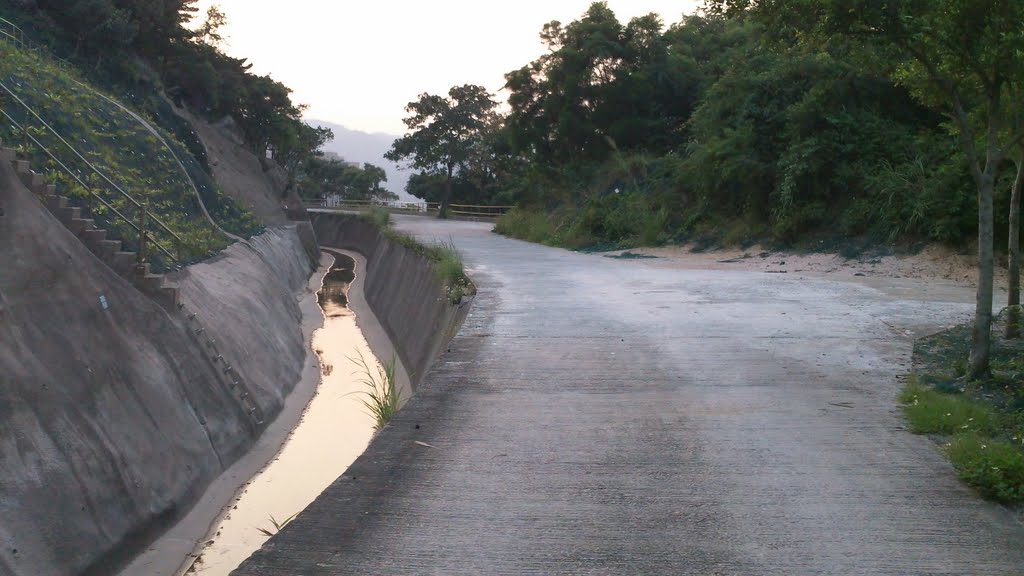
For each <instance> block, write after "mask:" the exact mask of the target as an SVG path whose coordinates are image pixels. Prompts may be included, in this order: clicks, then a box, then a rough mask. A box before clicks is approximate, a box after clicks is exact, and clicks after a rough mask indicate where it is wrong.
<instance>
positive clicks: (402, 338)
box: [310, 212, 470, 390]
mask: <svg viewBox="0 0 1024 576" xmlns="http://www.w3.org/2000/svg"><path fill="white" fill-rule="evenodd" d="M310 220H311V222H312V223H313V230H314V231H315V232H316V237H317V241H318V242H319V243H320V245H321V246H325V247H333V248H343V249H346V250H354V251H356V252H359V253H360V254H362V255H363V256H365V257H366V261H367V264H366V268H367V269H366V272H365V274H366V277H365V284H364V286H363V291H364V293H365V295H366V300H367V302H368V303H369V304H370V307H371V308H373V312H374V315H376V316H377V319H378V320H380V323H381V324H382V325H383V326H384V329H385V331H387V333H388V337H389V338H390V339H391V342H392V343H393V344H394V346H395V349H396V350H397V352H398V355H399V357H400V358H401V360H402V364H404V365H405V368H406V370H408V371H409V377H410V381H411V383H412V386H413V389H414V390H415V388H416V387H417V386H419V384H420V383H421V382H422V381H423V379H424V377H426V375H427V372H428V371H429V370H430V367H431V365H433V363H434V360H435V359H437V357H438V355H439V354H440V353H441V351H442V349H443V348H444V346H445V345H446V344H447V343H448V341H450V340H451V339H452V338H453V337H454V336H455V333H456V332H458V330H459V328H460V327H461V326H462V322H463V321H464V320H465V319H466V315H467V314H468V313H469V307H470V302H469V301H468V299H463V301H462V303H460V304H459V305H452V304H451V303H450V302H449V301H448V297H447V295H446V294H445V287H444V285H443V284H442V283H441V281H440V280H438V278H437V276H436V275H435V273H434V264H433V262H431V261H430V260H428V259H427V258H426V257H424V256H422V255H420V254H418V253H416V252H414V251H412V250H410V249H408V248H406V247H404V246H402V245H400V244H396V243H394V242H392V241H391V240H389V239H388V238H387V237H386V236H384V235H383V234H381V232H380V230H378V229H377V227H376V226H374V225H373V224H372V223H370V222H367V221H366V220H364V219H362V218H359V217H356V216H351V215H347V214H327V213H317V212H311V213H310ZM357 273H358V272H357Z"/></svg>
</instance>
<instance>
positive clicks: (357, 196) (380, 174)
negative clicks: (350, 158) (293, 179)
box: [299, 156, 398, 203]
mask: <svg viewBox="0 0 1024 576" xmlns="http://www.w3.org/2000/svg"><path fill="white" fill-rule="evenodd" d="M387 180H388V177H387V174H386V173H385V172H384V169H383V168H381V167H379V166H374V165H373V164H370V163H364V164H363V165H362V166H359V165H357V164H355V163H348V162H345V161H343V160H339V159H335V158H326V157H322V156H320V157H313V158H310V159H309V160H307V161H306V163H305V166H304V167H303V170H302V174H301V176H300V179H299V190H300V191H301V192H302V196H303V197H304V198H306V199H309V200H320V199H322V198H326V197H328V196H331V195H337V196H339V197H341V198H344V199H345V200H358V201H371V202H375V203H383V202H388V201H392V200H398V195H397V194H395V193H393V192H391V191H389V190H387V189H385V188H384V187H382V186H381V184H382V183H384V182H387Z"/></svg>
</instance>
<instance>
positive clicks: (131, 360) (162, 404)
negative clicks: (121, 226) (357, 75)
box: [0, 162, 312, 576]
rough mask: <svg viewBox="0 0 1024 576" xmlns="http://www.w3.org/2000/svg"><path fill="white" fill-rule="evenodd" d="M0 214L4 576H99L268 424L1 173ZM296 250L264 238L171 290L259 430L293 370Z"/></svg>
mask: <svg viewBox="0 0 1024 576" xmlns="http://www.w3.org/2000/svg"><path fill="white" fill-rule="evenodd" d="M0 209H2V214H3V215H2V216H0V543H2V545H0V575H3V576H8V575H12V576H38V575H41V574H61V575H76V574H109V573H111V572H112V571H113V568H114V567H115V566H117V565H118V564H119V563H120V562H122V561H123V560H125V559H126V558H127V557H128V555H129V554H131V553H133V552H135V551H137V550H138V548H139V547H140V546H142V545H144V544H145V543H146V542H148V541H149V540H150V539H151V538H152V537H153V536H155V535H156V534H157V533H159V532H160V531H162V530H163V529H165V528H166V527H167V526H168V525H169V524H170V523H171V522H173V521H174V520H175V519H176V518H178V517H179V516H180V515H181V514H182V513H183V512H184V511H185V510H187V509H188V507H189V506H190V505H191V504H192V502H194V501H195V499H196V498H197V497H198V495H199V494H200V493H201V492H202V491H203V489H204V488H205V487H206V486H207V485H208V484H209V482H210V481H211V480H212V479H213V478H214V477H216V476H217V475H218V474H219V473H220V472H221V471H222V470H223V469H224V468H225V467H226V466H227V465H229V464H230V463H231V462H232V461H233V460H234V459H236V458H237V457H238V456H239V455H241V454H243V453H244V452H245V451H246V450H247V449H248V447H249V446H251V445H252V443H253V441H254V438H255V437H256V435H257V434H258V433H259V431H260V430H261V429H262V427H263V426H265V423H264V424H263V425H256V424H254V422H253V420H252V419H251V418H250V417H249V416H248V414H247V413H246V411H245V410H243V409H242V408H241V406H240V404H239V397H238V395H237V394H236V393H235V392H233V391H231V390H230V389H228V388H226V387H225V386H223V384H222V378H223V376H222V374H223V373H222V366H223V365H222V364H220V363H217V362H214V361H212V360H211V359H210V357H209V354H208V351H207V349H206V348H204V345H203V344H202V343H201V340H202V339H201V338H198V337H197V336H196V335H195V332H194V329H193V327H192V326H191V325H190V324H189V323H190V322H192V321H190V320H188V319H187V317H186V316H185V315H184V314H181V313H173V314H168V313H167V312H166V311H165V310H163V309H162V308H160V307H159V306H157V305H156V304H155V303H153V302H152V301H151V300H150V299H148V298H147V297H145V296H143V295H142V294H141V293H139V292H138V291H137V290H136V289H135V288H133V287H132V286H131V285H130V284H128V283H127V282H126V281H125V280H124V279H123V278H121V277H120V276H118V275H117V274H115V273H114V272H113V271H111V270H110V269H109V268H107V267H106V266H105V265H103V263H102V262H100V261H99V260H98V259H96V257H95V256H93V255H92V253H90V252H89V251H88V250H87V249H86V248H85V247H84V246H83V245H82V244H81V243H80V242H79V240H78V239H77V238H75V237H74V236H73V235H72V234H71V233H70V232H69V231H68V230H67V229H66V228H64V226H62V225H61V224H60V223H59V222H58V221H57V220H56V219H54V218H53V216H52V215H51V214H50V213H49V212H48V211H47V210H46V209H45V208H44V207H43V206H42V205H41V204H40V203H39V202H38V201H37V200H36V199H35V198H34V197H33V196H32V194H31V193H30V192H28V191H27V190H26V189H25V188H24V187H23V186H22V185H21V184H20V182H18V180H17V178H16V177H15V176H14V174H13V171H12V170H11V169H10V166H9V165H8V164H7V163H6V162H0ZM308 244H309V242H308V241H307V242H306V243H304V242H303V241H302V238H301V237H300V233H299V232H298V231H297V228H296V227H295V226H290V227H285V228H279V229H273V230H270V231H268V232H267V233H266V234H264V235H262V236H260V237H257V238H255V239H254V240H253V241H252V243H251V245H244V244H237V245H235V246H232V247H231V248H229V249H228V250H226V251H225V252H224V253H223V254H222V255H221V256H219V257H217V258H216V259H214V260H211V261H208V262H205V263H202V264H199V265H196V266H193V267H191V268H189V269H187V270H185V271H183V272H180V273H178V274H177V275H176V280H177V281H178V283H179V284H180V285H181V288H182V297H183V300H184V302H185V304H186V306H187V307H188V309H190V310H192V311H194V312H195V313H196V314H197V318H199V319H200V320H201V321H202V323H203V326H204V328H205V332H204V334H203V335H204V336H209V337H210V338H211V339H214V340H216V342H217V344H216V345H217V346H218V347H219V350H220V352H221V354H222V355H223V361H225V362H230V363H231V364H232V365H233V366H234V367H236V368H237V370H238V371H239V373H240V374H241V375H242V376H243V378H244V379H245V380H246V382H247V385H248V386H249V388H250V389H251V390H252V395H253V397H254V399H255V401H256V403H257V404H258V405H259V407H260V408H261V410H262V411H263V412H264V417H265V420H266V421H269V420H270V419H271V418H272V417H273V415H275V414H276V413H277V411H278V410H279V409H280V406H281V402H282V399H283V397H284V396H285V395H286V394H287V393H288V392H289V391H290V390H291V389H292V387H294V385H295V384H296V382H297V381H298V378H299V374H300V370H301V368H302V363H303V360H304V358H305V354H304V352H305V350H304V345H303V335H302V333H301V330H300V329H299V316H300V314H299V311H298V306H297V304H296V296H297V295H298V294H299V293H300V292H299V291H301V290H303V289H305V286H306V282H305V280H306V278H308V276H309V274H310V272H311V271H312V267H311V264H310V258H309V253H310V250H309V246H308ZM101 296H102V297H103V298H102V300H101V298H100V297H101ZM104 301H105V302H106V305H104V303H103V302H104Z"/></svg>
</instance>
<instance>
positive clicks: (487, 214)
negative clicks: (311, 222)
mask: <svg viewBox="0 0 1024 576" xmlns="http://www.w3.org/2000/svg"><path fill="white" fill-rule="evenodd" d="M305 206H306V208H319V209H322V208H328V209H330V208H335V209H338V210H365V209H367V208H373V207H380V208H385V209H387V210H388V211H390V212H404V213H409V212H412V213H421V214H423V213H427V214H436V213H438V212H440V210H441V203H440V202H397V203H382V202H374V201H372V200H324V201H321V202H306V203H305ZM511 209H512V206H488V205H483V204H449V205H448V213H449V214H453V215H455V216H466V217H473V218H497V217H498V216H501V215H502V214H504V213H505V212H508V211H509V210H511Z"/></svg>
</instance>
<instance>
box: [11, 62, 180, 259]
mask: <svg viewBox="0 0 1024 576" xmlns="http://www.w3.org/2000/svg"><path fill="white" fill-rule="evenodd" d="M0 90H3V91H4V92H6V93H7V94H8V95H10V96H11V98H14V101H15V102H17V103H18V104H20V105H21V106H22V108H24V109H25V110H26V111H27V112H28V113H29V114H31V115H32V116H33V117H34V118H35V119H36V120H38V121H39V123H40V124H42V125H43V127H45V128H46V129H47V130H49V131H50V133H51V134H53V135H54V136H56V137H57V140H59V141H60V142H61V143H62V144H64V146H66V147H67V148H68V150H70V151H71V153H72V154H74V155H75V156H77V157H78V159H79V160H81V161H82V162H83V163H85V165H86V166H88V168H89V170H91V171H92V172H93V173H94V174H96V175H97V176H99V178H100V180H102V181H104V182H106V183H107V185H108V186H110V187H111V188H113V189H114V190H116V191H117V192H118V193H120V194H121V196H123V197H124V198H126V199H127V200H128V201H129V202H131V203H132V204H133V205H134V206H135V207H136V208H141V207H142V203H141V202H139V201H138V200H136V199H135V198H133V197H132V196H131V194H128V193H127V192H125V191H124V190H123V189H121V187H120V186H118V185H117V184H115V183H114V182H113V181H112V180H111V179H110V178H107V175H106V174H104V173H102V172H100V171H99V169H98V168H96V167H95V166H94V165H93V164H92V162H89V161H88V160H87V159H86V158H85V156H82V154H80V153H79V152H78V150H76V149H75V147H74V146H72V145H71V144H70V143H69V142H68V141H67V140H65V139H64V137H63V136H61V135H60V134H59V133H58V132H57V131H56V130H54V129H53V127H52V126H50V125H49V124H47V122H46V121H45V120H43V119H42V117H40V116H39V114H36V111H35V110H33V109H32V107H31V106H29V105H28V104H26V103H25V102H24V101H23V100H22V99H21V98H18V95H17V94H15V93H14V92H12V91H11V89H10V88H8V87H7V86H6V85H4V83H3V82H0ZM148 216H149V217H150V218H152V220H153V222H155V223H156V224H157V226H159V227H160V228H161V229H163V231H164V232H166V233H167V234H169V235H170V236H171V237H172V238H174V239H175V240H176V241H177V242H178V244H179V245H181V244H183V243H184V241H183V240H182V239H181V237H180V236H178V235H177V234H175V233H174V231H173V230H171V229H170V228H168V227H167V225H166V224H164V223H163V222H162V221H160V219H159V218H157V217H156V216H152V215H151V214H150V215H148Z"/></svg>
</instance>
